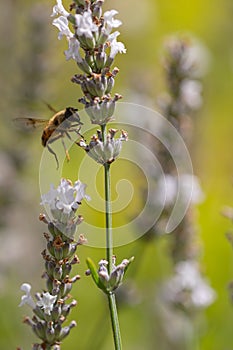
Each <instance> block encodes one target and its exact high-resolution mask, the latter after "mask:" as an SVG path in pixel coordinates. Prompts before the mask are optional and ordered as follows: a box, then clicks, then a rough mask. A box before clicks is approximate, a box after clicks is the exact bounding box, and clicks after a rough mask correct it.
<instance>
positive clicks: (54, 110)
mask: <svg viewBox="0 0 233 350" xmlns="http://www.w3.org/2000/svg"><path fill="white" fill-rule="evenodd" d="M42 102H43V103H44V104H45V105H46V106H47V107H48V109H50V111H52V112H54V113H57V112H58V111H57V110H56V109H55V108H53V106H51V105H50V104H49V103H48V102H46V101H44V100H42Z"/></svg>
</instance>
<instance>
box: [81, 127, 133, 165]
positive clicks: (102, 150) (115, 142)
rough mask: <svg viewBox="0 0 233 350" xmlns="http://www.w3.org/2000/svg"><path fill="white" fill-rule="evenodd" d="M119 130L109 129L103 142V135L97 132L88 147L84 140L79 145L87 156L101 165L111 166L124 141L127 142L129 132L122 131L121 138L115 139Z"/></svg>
mask: <svg viewBox="0 0 233 350" xmlns="http://www.w3.org/2000/svg"><path fill="white" fill-rule="evenodd" d="M116 132H117V130H115V129H109V131H108V134H107V138H106V141H105V142H103V135H102V132H101V131H100V130H97V135H93V136H92V138H91V141H90V143H89V144H88V145H87V144H86V142H85V141H84V140H80V141H79V142H78V145H79V146H80V147H82V148H83V149H84V150H85V151H86V152H87V154H88V155H89V156H90V157H91V158H92V159H94V160H95V161H96V162H97V163H100V164H107V163H108V164H111V163H112V162H113V161H114V160H115V159H116V158H117V157H118V155H119V153H120V150H121V146H122V141H127V139H128V135H127V132H126V131H124V130H122V131H121V136H120V138H118V139H115V138H114V136H115V134H116Z"/></svg>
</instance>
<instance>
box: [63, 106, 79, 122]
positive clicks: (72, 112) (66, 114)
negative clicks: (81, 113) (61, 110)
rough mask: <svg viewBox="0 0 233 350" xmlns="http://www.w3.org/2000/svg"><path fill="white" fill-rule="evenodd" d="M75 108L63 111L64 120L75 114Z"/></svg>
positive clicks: (67, 108)
mask: <svg viewBox="0 0 233 350" xmlns="http://www.w3.org/2000/svg"><path fill="white" fill-rule="evenodd" d="M77 111H78V110H77V108H73V107H66V110H65V118H66V119H67V118H69V117H71V116H72V115H73V114H75V113H76V112H77Z"/></svg>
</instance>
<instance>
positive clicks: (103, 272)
mask: <svg viewBox="0 0 233 350" xmlns="http://www.w3.org/2000/svg"><path fill="white" fill-rule="evenodd" d="M133 260H134V257H131V258H130V259H124V260H123V261H122V262H121V263H120V264H119V265H115V263H116V257H115V256H113V259H112V265H111V266H108V261H107V260H105V259H102V260H100V261H99V263H98V265H99V268H98V269H97V268H96V266H95V264H94V263H93V261H92V260H91V259H90V258H88V259H87V265H88V267H89V270H87V271H86V275H87V276H88V275H91V276H92V278H93V280H94V282H95V283H96V285H97V286H98V288H100V289H102V290H103V291H104V292H105V293H106V294H109V293H112V292H114V291H115V290H116V289H117V288H118V287H119V286H120V285H121V283H122V281H123V277H124V274H125V272H126V270H127V268H128V266H129V265H130V264H131V262H132V261H133Z"/></svg>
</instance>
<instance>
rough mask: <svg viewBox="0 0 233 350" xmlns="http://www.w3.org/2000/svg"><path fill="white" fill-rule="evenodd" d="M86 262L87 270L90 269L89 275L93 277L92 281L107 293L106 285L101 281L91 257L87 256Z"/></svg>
mask: <svg viewBox="0 0 233 350" xmlns="http://www.w3.org/2000/svg"><path fill="white" fill-rule="evenodd" d="M86 263H87V266H88V268H89V270H90V271H91V276H92V278H93V281H94V282H95V284H96V285H97V287H98V288H100V289H102V290H103V291H104V293H106V294H108V291H107V289H106V286H105V285H104V284H103V283H102V281H101V279H100V277H99V275H98V272H97V267H96V265H95V263H94V262H93V261H92V260H91V258H87V259H86Z"/></svg>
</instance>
